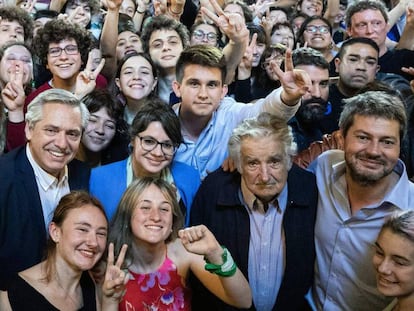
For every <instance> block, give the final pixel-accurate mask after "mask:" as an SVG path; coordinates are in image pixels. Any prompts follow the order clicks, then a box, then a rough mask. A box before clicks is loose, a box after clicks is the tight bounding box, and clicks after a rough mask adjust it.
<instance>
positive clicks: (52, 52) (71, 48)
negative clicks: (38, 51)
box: [48, 44, 79, 57]
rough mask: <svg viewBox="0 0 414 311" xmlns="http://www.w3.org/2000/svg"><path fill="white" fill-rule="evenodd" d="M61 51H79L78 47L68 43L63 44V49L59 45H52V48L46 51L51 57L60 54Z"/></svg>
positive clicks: (68, 52) (69, 53) (70, 53)
mask: <svg viewBox="0 0 414 311" xmlns="http://www.w3.org/2000/svg"><path fill="white" fill-rule="evenodd" d="M62 51H65V53H66V54H67V55H75V54H77V53H78V52H79V49H78V47H77V46H76V45H73V44H69V45H67V46H65V47H64V48H63V49H62V48H61V47H58V46H57V47H54V48H50V49H49V51H48V53H49V55H50V56H52V57H58V56H60V55H61V54H62Z"/></svg>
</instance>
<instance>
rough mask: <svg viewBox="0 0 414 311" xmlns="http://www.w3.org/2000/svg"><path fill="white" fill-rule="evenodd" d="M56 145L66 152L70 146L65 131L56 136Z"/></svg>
mask: <svg viewBox="0 0 414 311" xmlns="http://www.w3.org/2000/svg"><path fill="white" fill-rule="evenodd" d="M54 144H55V146H57V147H59V149H61V150H66V148H67V146H68V140H67V137H66V133H65V131H59V133H57V134H56V136H55V140H54Z"/></svg>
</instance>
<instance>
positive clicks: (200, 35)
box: [193, 29, 218, 42]
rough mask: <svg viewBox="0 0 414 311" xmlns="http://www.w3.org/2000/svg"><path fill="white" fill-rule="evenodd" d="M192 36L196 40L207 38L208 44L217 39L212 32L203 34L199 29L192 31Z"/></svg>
mask: <svg viewBox="0 0 414 311" xmlns="http://www.w3.org/2000/svg"><path fill="white" fill-rule="evenodd" d="M193 36H194V38H196V39H197V40H203V39H204V38H207V40H208V41H210V42H214V41H217V39H218V36H217V34H215V33H214V32H207V33H205V32H204V31H202V30H199V29H197V30H194V31H193Z"/></svg>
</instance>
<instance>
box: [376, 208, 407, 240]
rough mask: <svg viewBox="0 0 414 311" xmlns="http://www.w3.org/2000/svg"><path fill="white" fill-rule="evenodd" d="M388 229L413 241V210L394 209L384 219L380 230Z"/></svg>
mask: <svg viewBox="0 0 414 311" xmlns="http://www.w3.org/2000/svg"><path fill="white" fill-rule="evenodd" d="M384 229H390V230H391V231H392V232H393V233H395V234H398V235H401V236H403V237H404V238H406V239H408V240H410V241H411V242H414V210H405V211H395V212H394V213H392V214H391V216H390V217H389V218H388V219H387V220H386V221H385V223H384V225H383V226H382V230H384Z"/></svg>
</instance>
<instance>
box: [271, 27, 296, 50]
mask: <svg viewBox="0 0 414 311" xmlns="http://www.w3.org/2000/svg"><path fill="white" fill-rule="evenodd" d="M294 40H295V36H294V35H293V32H292V30H291V29H290V28H289V27H284V26H281V27H279V29H276V30H275V31H274V32H273V34H272V36H271V37H270V43H271V44H272V45H276V44H278V43H280V44H283V45H284V46H286V47H288V48H289V49H293V44H294Z"/></svg>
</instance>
